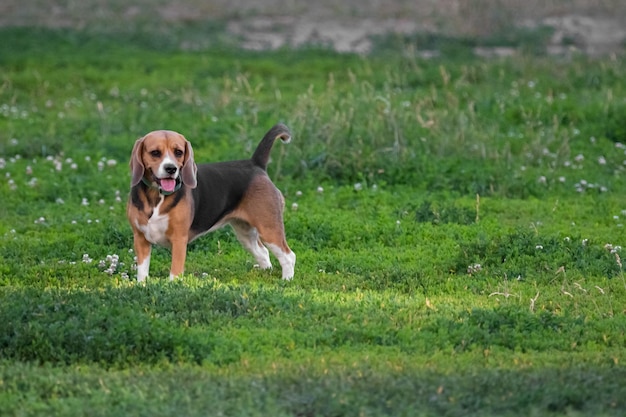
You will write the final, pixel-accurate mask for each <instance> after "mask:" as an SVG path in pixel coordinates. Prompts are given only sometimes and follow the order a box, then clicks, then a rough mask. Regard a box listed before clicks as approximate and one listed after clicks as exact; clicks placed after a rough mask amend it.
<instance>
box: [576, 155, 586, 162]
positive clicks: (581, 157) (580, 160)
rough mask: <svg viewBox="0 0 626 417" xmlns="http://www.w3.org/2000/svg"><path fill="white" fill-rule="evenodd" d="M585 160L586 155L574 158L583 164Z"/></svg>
mask: <svg viewBox="0 0 626 417" xmlns="http://www.w3.org/2000/svg"><path fill="white" fill-rule="evenodd" d="M584 160H585V155H583V154H582V153H579V154H578V155H576V156H575V157H574V161H576V162H582V161H584Z"/></svg>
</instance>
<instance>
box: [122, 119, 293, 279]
mask: <svg viewBox="0 0 626 417" xmlns="http://www.w3.org/2000/svg"><path fill="white" fill-rule="evenodd" d="M279 138H280V139H281V140H282V141H283V142H284V143H288V142H289V141H290V140H291V133H290V132H289V129H288V128H287V127H286V126H285V125H283V124H280V123H279V124H277V125H275V126H274V127H272V128H271V129H270V130H269V131H268V132H267V133H266V134H265V136H264V137H263V139H262V140H261V142H260V143H259V145H258V146H257V148H256V150H255V151H254V153H253V155H252V158H250V159H245V160H239V161H228V162H217V163H210V164H196V162H195V161H194V156H193V149H192V147H191V144H190V143H189V141H188V140H187V139H185V137H184V136H183V135H181V134H180V133H177V132H174V131H171V130H157V131H153V132H150V133H148V134H147V135H145V136H144V137H142V138H140V139H138V140H137V141H136V142H135V145H134V146H133V150H132V155H131V158H130V172H131V181H130V187H131V189H130V194H129V198H128V203H127V210H126V212H127V217H128V221H129V223H130V226H131V228H132V231H133V240H134V247H135V254H136V256H137V281H139V282H141V281H144V280H145V279H146V277H147V276H148V273H149V270H150V253H151V249H152V245H153V244H155V245H160V246H164V247H166V248H169V249H170V250H171V252H172V263H171V268H170V279H171V280H173V279H174V278H176V277H177V276H179V275H181V274H182V273H183V272H184V268H185V258H186V256H187V245H188V243H189V242H191V241H193V240H194V239H196V238H198V237H200V236H202V235H204V234H206V233H208V232H212V231H214V230H216V229H219V228H221V227H223V226H225V225H227V224H229V225H230V226H232V228H233V230H234V231H235V234H236V235H237V239H238V240H239V242H241V244H242V245H243V247H244V248H245V249H247V250H248V251H249V252H250V253H251V254H252V255H253V256H254V258H255V259H256V262H257V263H258V266H259V267H260V268H262V269H268V268H271V267H272V263H271V262H270V257H269V251H268V248H269V250H270V251H271V252H272V253H273V254H274V256H275V257H276V258H277V259H278V262H279V263H280V266H281V268H282V278H283V279H285V280H290V279H292V278H293V275H294V268H295V264H296V255H295V254H294V253H293V251H292V250H291V249H290V248H289V246H288V245H287V240H286V238H285V229H284V224H283V210H284V206H285V200H284V198H283V195H282V193H281V192H280V191H279V190H278V188H276V186H275V185H274V183H272V181H271V180H270V178H269V176H268V175H267V171H266V167H267V162H268V160H269V155H270V151H271V149H272V146H273V144H274V141H275V140H276V139H279Z"/></svg>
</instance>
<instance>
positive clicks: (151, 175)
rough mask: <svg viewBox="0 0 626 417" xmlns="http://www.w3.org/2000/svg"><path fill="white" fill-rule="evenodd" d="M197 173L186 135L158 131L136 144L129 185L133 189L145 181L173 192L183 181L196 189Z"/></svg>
mask: <svg viewBox="0 0 626 417" xmlns="http://www.w3.org/2000/svg"><path fill="white" fill-rule="evenodd" d="M197 170H198V169H197V167H196V163H195V161H194V159H193V149H192V148H191V144H190V143H189V141H188V140H187V139H185V137H184V136H183V135H181V134H180V133H177V132H173V131H171V130H156V131H154V132H150V133H148V134H147V135H146V136H144V137H143V138H140V139H138V140H137V142H135V146H134V147H133V153H132V155H131V158H130V171H131V180H130V185H131V187H134V186H135V185H137V184H139V182H140V181H141V180H142V178H145V179H146V180H147V181H148V182H150V183H152V184H156V185H157V186H158V187H160V188H161V190H163V191H165V192H173V191H174V190H175V189H176V185H177V184H178V183H179V182H180V181H182V183H183V184H185V185H186V186H188V187H190V188H196V185H197V180H196V175H197Z"/></svg>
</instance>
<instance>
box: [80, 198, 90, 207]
mask: <svg viewBox="0 0 626 417" xmlns="http://www.w3.org/2000/svg"><path fill="white" fill-rule="evenodd" d="M80 204H81V205H82V206H88V205H89V200H87V199H86V198H85V197H83V199H82V201H81V203H80Z"/></svg>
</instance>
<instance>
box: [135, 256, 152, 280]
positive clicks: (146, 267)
mask: <svg viewBox="0 0 626 417" xmlns="http://www.w3.org/2000/svg"><path fill="white" fill-rule="evenodd" d="M149 272H150V255H148V257H147V258H146V259H144V260H143V262H142V263H141V264H139V265H137V282H143V281H145V280H146V277H147V276H148V273H149Z"/></svg>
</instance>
